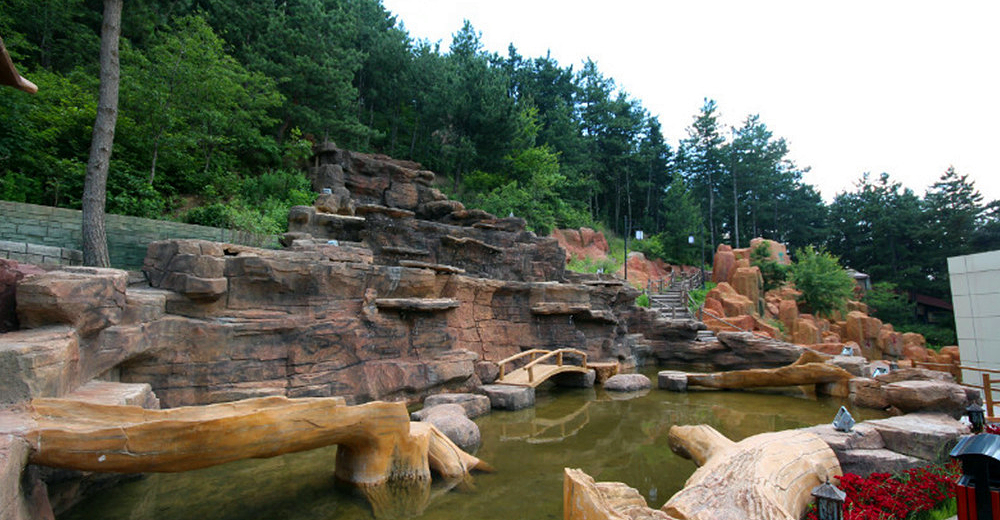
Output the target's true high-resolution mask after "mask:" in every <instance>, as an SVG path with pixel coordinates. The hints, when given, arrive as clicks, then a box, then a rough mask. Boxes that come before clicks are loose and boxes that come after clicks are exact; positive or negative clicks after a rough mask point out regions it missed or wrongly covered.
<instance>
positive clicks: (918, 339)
mask: <svg viewBox="0 0 1000 520" xmlns="http://www.w3.org/2000/svg"><path fill="white" fill-rule="evenodd" d="M903 345H904V346H907V347H908V346H911V345H912V346H917V347H926V346H927V340H926V339H924V336H923V334H917V333H916V332H906V333H903Z"/></svg>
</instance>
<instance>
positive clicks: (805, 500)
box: [661, 425, 841, 520]
mask: <svg viewBox="0 0 1000 520" xmlns="http://www.w3.org/2000/svg"><path fill="white" fill-rule="evenodd" d="M670 445H671V448H672V449H674V451H676V452H677V453H679V454H681V455H682V456H689V457H690V458H691V459H692V460H694V461H695V462H696V463H698V462H699V461H701V462H700V464H699V465H700V466H701V467H699V468H698V470H697V471H695V472H694V474H693V475H691V477H690V478H689V479H688V480H687V482H686V483H685V484H684V489H682V490H681V491H679V492H677V494H675V495H674V496H673V497H672V498H671V499H670V500H669V501H667V503H666V504H664V506H663V507H662V508H661V509H662V510H663V511H664V512H666V513H667V514H668V515H670V516H671V517H673V518H677V519H684V520H702V519H703V520H726V519H733V520H737V519H739V520H743V519H746V518H768V519H774V520H778V519H781V520H798V519H799V518H801V517H802V515H803V513H805V509H806V506H807V505H808V504H809V503H810V502H811V501H812V496H811V495H810V492H811V491H812V489H813V488H814V487H816V486H818V485H819V484H820V483H822V482H824V481H825V480H826V479H827V478H831V479H832V478H833V477H835V476H839V475H840V474H841V471H840V464H839V463H838V461H837V456H836V454H835V453H834V452H833V450H831V449H830V447H829V446H827V444H826V443H825V442H823V440H822V439H821V438H820V437H819V436H817V435H815V434H812V433H808V432H804V431H795V430H787V431H781V432H772V433H762V434H759V435H754V436H752V437H748V438H746V439H743V440H742V441H740V442H737V443H734V442H732V441H731V440H729V439H726V438H725V437H724V436H723V435H722V434H720V433H718V432H717V431H715V430H714V429H713V428H712V427H710V426H706V425H699V426H672V427H671V428H670Z"/></svg>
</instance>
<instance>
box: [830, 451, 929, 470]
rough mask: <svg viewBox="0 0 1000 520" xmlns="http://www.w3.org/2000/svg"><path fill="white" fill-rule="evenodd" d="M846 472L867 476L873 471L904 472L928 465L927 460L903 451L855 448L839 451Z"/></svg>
mask: <svg viewBox="0 0 1000 520" xmlns="http://www.w3.org/2000/svg"><path fill="white" fill-rule="evenodd" d="M837 459H838V460H839V461H840V468H841V469H842V470H843V471H844V473H854V474H857V475H861V476H863V477H867V476H868V475H871V474H872V473H902V472H903V471H906V470H908V469H912V468H918V467H921V466H926V465H927V461H926V460H924V459H920V458H917V457H911V456H909V455H904V454H902V453H897V452H895V451H892V450H889V449H885V448H881V449H873V450H868V449H855V450H845V451H842V452H838V453H837Z"/></svg>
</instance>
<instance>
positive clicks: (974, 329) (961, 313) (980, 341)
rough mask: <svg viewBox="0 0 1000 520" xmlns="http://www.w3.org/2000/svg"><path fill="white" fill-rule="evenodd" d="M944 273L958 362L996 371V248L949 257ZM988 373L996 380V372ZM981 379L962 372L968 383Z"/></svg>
mask: <svg viewBox="0 0 1000 520" xmlns="http://www.w3.org/2000/svg"><path fill="white" fill-rule="evenodd" d="M948 273H949V275H950V277H951V298H952V303H953V304H954V308H955V328H956V332H957V333H958V349H959V351H960V352H961V356H962V364H963V365H970V366H975V367H977V368H987V369H993V370H1000V251H990V252H988V253H979V254H975V255H967V256H955V257H952V258H949V259H948ZM991 376H992V378H993V379H994V380H1000V374H992V375H991ZM981 378H982V375H981V374H980V373H978V372H971V371H968V370H967V371H965V372H964V373H963V374H962V379H963V381H965V382H966V383H969V384H974V385H975V384H979V383H980V381H981Z"/></svg>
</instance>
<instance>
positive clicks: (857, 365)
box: [827, 352, 865, 377]
mask: <svg viewBox="0 0 1000 520" xmlns="http://www.w3.org/2000/svg"><path fill="white" fill-rule="evenodd" d="M837 354H838V355H835V356H833V357H832V358H830V359H829V360H827V363H830V364H831V365H834V366H838V367H840V368H843V369H844V370H846V371H848V372H850V373H851V375H854V376H857V377H862V373H863V371H864V367H865V358H863V357H861V356H841V355H839V354H840V353H839V352H838V353H837Z"/></svg>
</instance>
